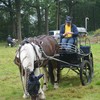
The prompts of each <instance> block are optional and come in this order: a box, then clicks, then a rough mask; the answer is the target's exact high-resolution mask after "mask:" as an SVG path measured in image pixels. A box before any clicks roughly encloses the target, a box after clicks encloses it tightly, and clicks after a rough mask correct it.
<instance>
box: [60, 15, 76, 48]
mask: <svg viewBox="0 0 100 100" xmlns="http://www.w3.org/2000/svg"><path fill="white" fill-rule="evenodd" d="M60 36H61V40H60V42H61V44H62V48H66V49H71V45H70V44H74V42H75V39H76V37H77V36H78V30H77V27H76V25H75V24H72V18H71V17H70V16H67V18H66V20H65V24H63V25H61V27H60ZM66 43H67V45H66Z"/></svg>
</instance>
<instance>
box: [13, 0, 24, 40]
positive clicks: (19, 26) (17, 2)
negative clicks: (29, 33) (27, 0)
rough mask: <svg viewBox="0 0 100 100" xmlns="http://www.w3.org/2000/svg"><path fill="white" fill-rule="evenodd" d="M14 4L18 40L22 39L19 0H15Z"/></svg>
mask: <svg viewBox="0 0 100 100" xmlns="http://www.w3.org/2000/svg"><path fill="white" fill-rule="evenodd" d="M15 5H16V22H17V36H18V40H19V41H21V40H22V35H21V13H20V11H21V9H20V8H21V0H15Z"/></svg>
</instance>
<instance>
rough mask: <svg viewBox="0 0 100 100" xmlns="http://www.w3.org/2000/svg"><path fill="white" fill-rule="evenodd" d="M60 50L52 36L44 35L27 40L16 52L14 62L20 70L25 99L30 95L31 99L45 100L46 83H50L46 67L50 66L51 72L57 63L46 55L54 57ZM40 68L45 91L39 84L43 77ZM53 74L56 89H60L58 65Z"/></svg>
mask: <svg viewBox="0 0 100 100" xmlns="http://www.w3.org/2000/svg"><path fill="white" fill-rule="evenodd" d="M58 50H59V45H58V43H57V41H56V40H55V39H54V38H53V37H52V36H48V35H42V36H38V37H34V38H27V39H25V40H23V41H22V43H21V45H20V46H19V48H18V50H17V52H16V56H15V59H14V62H15V64H16V65H18V66H19V69H20V75H21V80H22V84H23V89H24V95H23V97H24V98H27V97H28V96H29V95H30V96H31V98H32V97H34V96H36V95H38V97H39V98H40V99H45V95H44V91H45V90H47V84H46V83H47V81H48V75H47V74H48V71H47V68H46V65H48V66H49V70H51V71H52V68H53V67H54V64H55V62H54V63H52V61H50V60H49V58H47V57H46V56H45V55H47V56H54V55H55V54H56V53H58ZM56 64H57V63H56ZM52 65H53V66H52ZM40 67H42V68H43V70H44V85H43V89H42V88H41V85H40V82H39V79H40V78H41V77H42V76H43V75H41V74H40ZM49 73H51V72H49ZM52 73H53V74H54V76H53V78H54V80H53V81H54V88H58V83H57V82H58V78H57V75H58V74H57V65H55V67H54V70H53V71H52ZM43 90H44V91H43ZM32 100H33V99H32Z"/></svg>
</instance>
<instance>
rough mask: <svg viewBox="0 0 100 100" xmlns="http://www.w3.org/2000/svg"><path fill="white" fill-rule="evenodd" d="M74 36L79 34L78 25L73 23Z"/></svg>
mask: <svg viewBox="0 0 100 100" xmlns="http://www.w3.org/2000/svg"><path fill="white" fill-rule="evenodd" d="M72 32H73V37H76V36H78V29H77V26H76V25H74V24H73V26H72Z"/></svg>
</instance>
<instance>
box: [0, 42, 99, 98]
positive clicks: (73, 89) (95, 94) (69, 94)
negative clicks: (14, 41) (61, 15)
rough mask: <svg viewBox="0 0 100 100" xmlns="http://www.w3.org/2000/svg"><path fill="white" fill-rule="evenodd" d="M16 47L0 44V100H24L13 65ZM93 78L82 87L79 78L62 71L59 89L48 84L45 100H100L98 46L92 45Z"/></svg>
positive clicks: (65, 70)
mask: <svg viewBox="0 0 100 100" xmlns="http://www.w3.org/2000/svg"><path fill="white" fill-rule="evenodd" d="M15 52H16V47H13V48H10V47H7V48H5V44H4V43H0V100H24V99H23V98H22V95H23V90H22V84H21V81H20V75H19V70H18V68H17V66H16V65H15V64H14V63H13V60H14V57H15ZM92 52H93V57H94V77H93V80H92V82H91V84H89V85H87V86H82V85H81V82H80V79H79V76H78V75H77V74H76V73H74V72H73V71H70V72H69V73H67V71H68V69H63V70H62V72H61V73H62V76H61V80H60V83H59V89H57V90H54V89H53V86H52V85H51V84H50V83H49V85H48V86H49V87H48V88H49V89H48V91H47V92H45V94H46V98H47V99H46V100H100V44H92ZM28 100H29V99H28Z"/></svg>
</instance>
